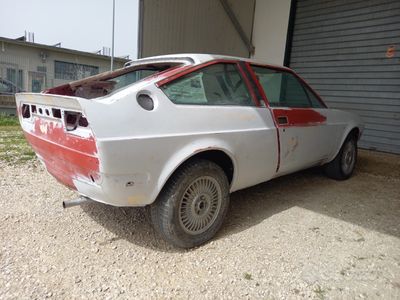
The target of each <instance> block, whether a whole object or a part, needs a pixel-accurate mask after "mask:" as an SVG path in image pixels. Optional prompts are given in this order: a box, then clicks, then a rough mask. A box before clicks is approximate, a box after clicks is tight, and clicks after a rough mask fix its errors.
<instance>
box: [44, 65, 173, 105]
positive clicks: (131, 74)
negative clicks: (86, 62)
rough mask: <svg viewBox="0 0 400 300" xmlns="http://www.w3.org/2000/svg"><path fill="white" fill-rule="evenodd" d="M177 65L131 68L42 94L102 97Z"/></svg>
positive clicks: (106, 73) (89, 97) (69, 84)
mask: <svg viewBox="0 0 400 300" xmlns="http://www.w3.org/2000/svg"><path fill="white" fill-rule="evenodd" d="M179 65H180V64H178V63H157V64H148V65H139V66H131V67H127V68H123V69H119V70H116V71H113V72H105V73H101V74H98V75H94V76H91V77H88V78H84V79H82V80H78V81H74V82H71V83H68V84H65V85H61V86H58V87H55V88H51V89H48V90H46V91H44V93H47V94H56V95H66V96H77V97H81V98H86V99H93V98H98V97H103V96H105V95H108V94H111V93H113V92H115V91H117V90H120V89H123V88H125V87H126V86H128V85H131V84H133V83H135V82H137V81H140V80H142V79H144V78H146V77H149V76H153V75H157V74H158V73H161V72H163V71H166V70H168V69H170V68H172V67H176V66H179Z"/></svg>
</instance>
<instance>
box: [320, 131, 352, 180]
mask: <svg viewBox="0 0 400 300" xmlns="http://www.w3.org/2000/svg"><path fill="white" fill-rule="evenodd" d="M356 162H357V139H356V137H355V136H354V135H350V136H348V137H347V138H346V140H345V141H344V143H343V145H342V148H340V151H339V153H338V154H337V155H336V157H335V159H334V160H332V161H331V162H330V163H328V164H326V165H325V173H326V175H327V176H328V177H330V178H333V179H336V180H345V179H348V178H350V177H351V175H352V174H353V172H354V169H355V166H356Z"/></svg>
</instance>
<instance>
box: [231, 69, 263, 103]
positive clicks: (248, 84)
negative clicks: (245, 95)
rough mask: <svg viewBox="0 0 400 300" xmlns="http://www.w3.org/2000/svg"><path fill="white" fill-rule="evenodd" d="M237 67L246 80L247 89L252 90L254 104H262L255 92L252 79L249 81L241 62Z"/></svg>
mask: <svg viewBox="0 0 400 300" xmlns="http://www.w3.org/2000/svg"><path fill="white" fill-rule="evenodd" d="M237 67H238V69H239V72H240V75H241V76H242V78H243V80H244V82H245V84H246V86H247V89H248V90H249V91H250V94H251V98H252V99H253V102H254V104H255V105H256V106H260V100H259V99H257V96H256V93H255V92H254V89H253V87H252V86H251V83H250V81H249V78H248V77H247V75H246V73H245V72H244V70H243V68H242V66H241V65H240V64H238V63H237Z"/></svg>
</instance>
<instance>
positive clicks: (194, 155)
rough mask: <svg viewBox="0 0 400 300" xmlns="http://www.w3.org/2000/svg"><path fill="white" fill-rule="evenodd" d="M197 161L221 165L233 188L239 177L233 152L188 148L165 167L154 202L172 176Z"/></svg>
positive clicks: (215, 148)
mask: <svg viewBox="0 0 400 300" xmlns="http://www.w3.org/2000/svg"><path fill="white" fill-rule="evenodd" d="M195 159H207V160H210V161H212V162H214V163H216V164H217V165H219V166H220V167H221V168H222V170H223V171H224V173H225V174H226V176H227V178H228V182H229V185H230V187H232V185H233V184H234V182H235V179H236V176H237V163H236V160H235V158H234V155H233V152H232V151H230V150H229V147H228V146H226V147H224V146H205V147H196V149H195V150H193V149H192V148H191V147H188V148H185V149H182V150H181V151H179V153H176V154H175V155H174V156H173V157H172V158H171V159H170V160H169V161H168V162H167V164H166V165H165V166H164V168H163V170H162V172H161V174H160V176H159V178H158V183H157V189H156V195H154V197H152V198H153V201H155V199H156V198H157V196H158V194H159V193H160V192H161V190H162V189H163V188H164V186H165V185H166V184H167V183H168V180H169V179H170V178H171V176H172V175H173V174H174V173H175V172H176V171H177V170H178V169H179V168H181V167H182V166H183V165H184V164H186V163H189V162H190V161H192V160H195Z"/></svg>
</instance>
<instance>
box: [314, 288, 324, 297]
mask: <svg viewBox="0 0 400 300" xmlns="http://www.w3.org/2000/svg"><path fill="white" fill-rule="evenodd" d="M314 293H315V294H316V295H317V297H318V298H319V299H325V294H326V291H325V290H324V289H322V288H321V286H319V285H317V287H316V288H315V289H314Z"/></svg>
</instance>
